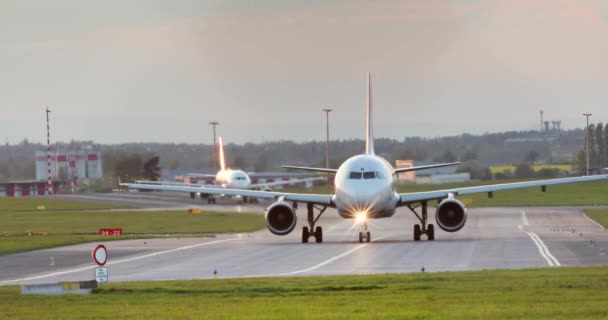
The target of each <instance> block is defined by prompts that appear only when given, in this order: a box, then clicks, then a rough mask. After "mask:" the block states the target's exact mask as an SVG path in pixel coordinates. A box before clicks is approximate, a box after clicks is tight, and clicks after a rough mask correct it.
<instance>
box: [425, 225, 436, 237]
mask: <svg viewBox="0 0 608 320" xmlns="http://www.w3.org/2000/svg"><path fill="white" fill-rule="evenodd" d="M426 237H427V239H429V240H435V226H433V225H432V224H429V225H428V226H427V227H426Z"/></svg>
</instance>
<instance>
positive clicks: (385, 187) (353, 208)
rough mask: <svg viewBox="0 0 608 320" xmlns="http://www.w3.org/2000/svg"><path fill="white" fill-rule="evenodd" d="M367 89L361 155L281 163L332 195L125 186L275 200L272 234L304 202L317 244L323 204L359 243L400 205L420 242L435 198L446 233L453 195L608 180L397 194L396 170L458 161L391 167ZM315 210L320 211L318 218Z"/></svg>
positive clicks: (456, 220) (455, 208)
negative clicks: (378, 144)
mask: <svg viewBox="0 0 608 320" xmlns="http://www.w3.org/2000/svg"><path fill="white" fill-rule="evenodd" d="M371 93H372V88H371V76H370V75H369V74H368V77H367V103H366V110H367V117H366V142H365V153H364V154H361V155H357V156H354V157H351V158H349V159H347V160H346V161H345V162H344V163H343V164H342V165H341V166H340V167H339V168H338V169H325V168H310V167H294V166H284V167H285V168H295V169H301V170H308V171H315V172H325V173H334V174H335V180H334V186H335V194H333V195H332V194H297V193H284V192H270V191H252V190H243V189H232V188H226V189H219V188H218V189H210V188H205V187H188V186H170V185H142V184H126V186H127V187H128V188H136V189H151V190H171V191H182V192H201V190H204V192H205V193H208V194H226V195H238V196H244V197H256V198H267V199H274V200H275V202H274V203H273V204H271V205H270V206H269V207H268V208H267V209H266V215H265V219H266V226H267V228H268V230H270V232H272V233H274V234H276V235H286V234H289V233H290V232H291V231H293V229H294V228H295V226H296V222H297V216H296V212H295V209H294V207H296V203H298V202H303V203H306V204H307V213H308V226H304V227H303V228H302V242H308V240H309V238H310V237H315V239H316V242H323V229H322V228H321V226H316V228H315V225H316V223H317V221H318V219H319V218H320V217H321V215H322V214H323V212H325V210H326V209H327V208H335V209H336V210H337V212H338V214H339V215H340V216H341V217H343V218H346V219H354V221H355V223H356V224H358V225H359V228H360V229H359V242H364V241H366V242H370V240H371V234H370V231H369V229H368V226H367V221H368V220H369V219H377V218H388V217H391V216H393V215H394V214H395V211H396V209H397V208H399V207H407V208H408V209H410V210H411V211H412V212H413V213H414V214H415V215H416V217H417V218H418V219H419V220H420V224H415V225H414V232H413V236H414V240H415V241H418V240H420V237H421V235H422V234H425V235H426V237H427V239H428V240H434V239H435V229H434V226H433V224H427V219H428V210H427V209H428V203H429V201H437V202H438V205H437V209H436V211H435V221H436V223H437V225H438V226H439V227H440V228H441V229H442V230H444V231H446V232H456V231H458V230H460V229H462V227H464V225H465V223H466V220H467V210H466V207H465V205H464V204H463V203H462V202H461V201H460V200H458V199H457V198H456V197H457V196H461V195H467V194H473V193H487V194H488V197H490V198H492V197H493V193H494V192H495V191H502V190H510V189H518V188H527V187H541V190H542V191H543V192H544V191H546V189H547V186H549V185H556V184H564V183H575V182H585V181H595V180H602V179H608V175H596V176H584V177H572V178H562V179H552V180H540V181H529V182H516V183H506V184H496V185H488V186H477V187H468V188H455V189H446V190H437V191H425V192H415V193H401V194H400V193H397V192H396V189H395V187H396V184H397V177H396V175H397V174H398V173H400V172H407V171H414V170H422V169H428V168H434V167H441V166H451V165H457V164H458V163H457V162H455V163H445V164H438V165H430V166H424V167H411V168H398V169H394V168H393V167H392V166H391V164H390V163H388V162H387V161H386V160H384V159H383V158H381V157H379V156H377V155H375V152H374V136H373V133H372V129H373V126H372V96H371ZM418 208H420V210H419V211H417V209H418ZM315 210H317V211H318V214H317V215H316V216H315Z"/></svg>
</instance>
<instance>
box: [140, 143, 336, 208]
mask: <svg viewBox="0 0 608 320" xmlns="http://www.w3.org/2000/svg"><path fill="white" fill-rule="evenodd" d="M218 162H219V165H220V168H219V169H220V170H219V171H218V172H217V174H215V175H211V174H197V175H196V176H197V177H200V178H209V179H215V181H214V183H215V184H207V185H204V184H195V183H180V182H169V181H145V180H137V181H135V183H136V184H139V185H147V186H149V185H163V186H179V187H191V188H199V189H198V191H196V192H194V191H192V192H190V198H192V199H195V198H196V196H197V195H199V196H200V197H201V198H202V199H207V201H208V203H210V204H211V203H216V199H215V197H214V196H213V195H217V194H216V193H207V192H206V191H207V190H209V188H225V189H247V190H264V191H269V190H271V189H273V188H276V187H278V186H282V185H284V184H285V183H286V181H275V182H264V183H251V178H250V177H249V174H247V173H246V172H245V171H243V170H239V169H230V168H228V166H227V165H226V156H225V153H224V144H223V141H222V137H218ZM320 180H325V177H310V178H302V179H292V180H290V181H289V182H288V183H312V182H313V181H320ZM133 189H147V190H149V189H150V188H133ZM242 198H243V201H244V202H247V201H248V199H249V197H248V196H246V195H244V196H242Z"/></svg>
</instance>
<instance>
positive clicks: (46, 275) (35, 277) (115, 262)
mask: <svg viewBox="0 0 608 320" xmlns="http://www.w3.org/2000/svg"><path fill="white" fill-rule="evenodd" d="M234 240H239V238H230V239H223V240H216V241H210V242H203V243H197V244H193V245H189V246H185V247H179V248H174V249H169V250H165V251H159V252H153V253H148V254H144V255H141V256H134V257H130V258H125V259H120V260H116V261H111V262H108V263H107V264H106V266H110V265H115V264H120V263H125V262H131V261H135V260H141V259H146V258H151V257H156V256H160V255H164V254H167V253H172V252H178V251H183V250H188V249H193V248H197V247H203V246H208V245H212V244H216V243H221V242H227V241H234ZM95 267H96V266H90V265H89V266H85V267H79V268H74V269H68V270H64V271H57V272H51V273H47V274H42V275H38V276H31V277H25V278H20V279H13V280H2V281H0V284H7V283H11V282H22V281H30V280H38V279H44V278H49V277H55V276H61V275H65V274H70V273H75V272H81V271H86V270H93V269H95Z"/></svg>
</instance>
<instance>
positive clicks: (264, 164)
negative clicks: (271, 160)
mask: <svg viewBox="0 0 608 320" xmlns="http://www.w3.org/2000/svg"><path fill="white" fill-rule="evenodd" d="M253 167H254V170H255V171H256V172H259V171H264V170H266V169H268V154H267V153H266V152H262V153H261V154H260V155H259V156H258V158H257V159H256V160H255V164H254V165H253Z"/></svg>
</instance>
